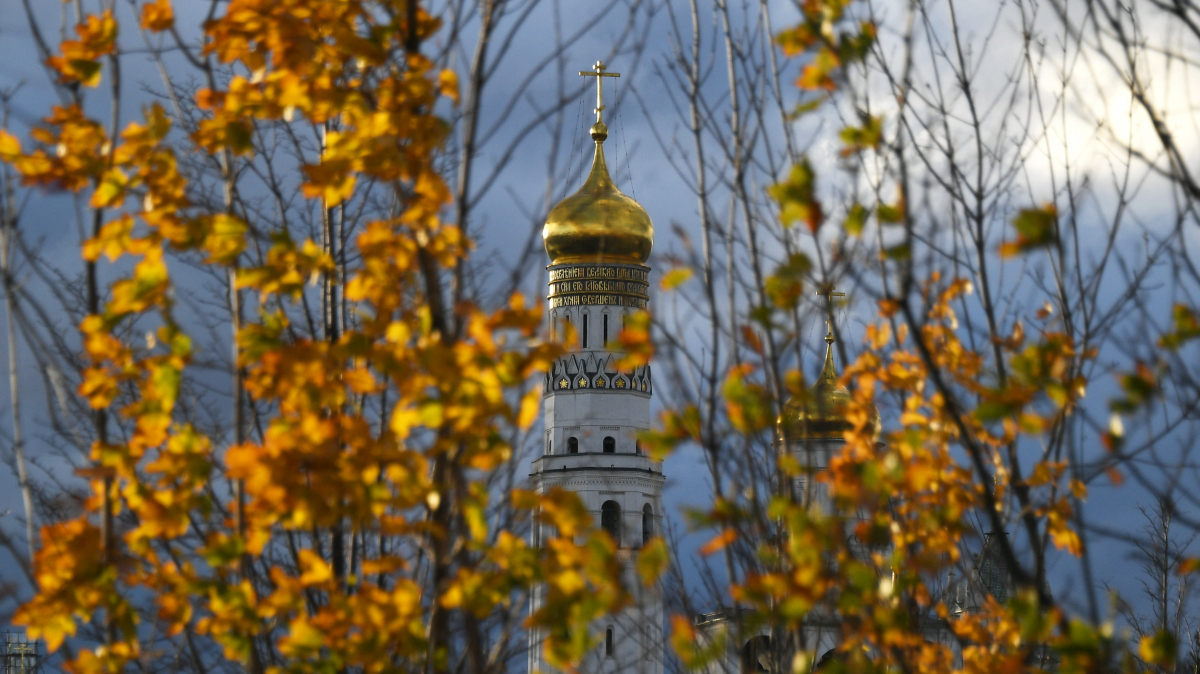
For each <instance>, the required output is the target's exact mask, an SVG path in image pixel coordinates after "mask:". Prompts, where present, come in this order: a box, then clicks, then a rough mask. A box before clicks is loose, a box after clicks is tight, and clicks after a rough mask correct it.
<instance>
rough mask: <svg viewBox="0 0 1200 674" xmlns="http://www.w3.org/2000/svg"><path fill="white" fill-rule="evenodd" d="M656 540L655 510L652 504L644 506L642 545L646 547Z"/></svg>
mask: <svg viewBox="0 0 1200 674" xmlns="http://www.w3.org/2000/svg"><path fill="white" fill-rule="evenodd" d="M651 538H654V508H651V507H650V504H649V503H647V504H646V505H644V506H642V545H643V546H645V545H646V544H647V543H649V542H650V539H651Z"/></svg>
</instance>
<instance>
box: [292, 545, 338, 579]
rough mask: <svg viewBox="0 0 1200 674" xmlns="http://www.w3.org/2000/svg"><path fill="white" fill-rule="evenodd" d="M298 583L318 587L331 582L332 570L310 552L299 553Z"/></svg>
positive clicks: (302, 551)
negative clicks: (299, 571)
mask: <svg viewBox="0 0 1200 674" xmlns="http://www.w3.org/2000/svg"><path fill="white" fill-rule="evenodd" d="M300 570H301V573H300V582H301V583H304V584H305V585H320V584H321V583H326V582H329V581H330V580H333V569H332V568H330V566H329V564H327V563H325V560H323V559H321V558H320V557H318V556H317V553H315V552H313V551H312V550H301V551H300Z"/></svg>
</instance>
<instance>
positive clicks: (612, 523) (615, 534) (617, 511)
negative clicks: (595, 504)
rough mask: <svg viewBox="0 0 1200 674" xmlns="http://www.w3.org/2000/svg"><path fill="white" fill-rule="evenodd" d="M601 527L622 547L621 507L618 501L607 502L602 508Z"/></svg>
mask: <svg viewBox="0 0 1200 674" xmlns="http://www.w3.org/2000/svg"><path fill="white" fill-rule="evenodd" d="M600 527H601V528H602V529H604V530H605V531H607V532H608V535H609V536H612V538H613V540H614V541H616V543H617V547H618V548H619V547H621V506H620V505H619V504H618V503H617V502H616V501H605V502H604V505H602V506H600Z"/></svg>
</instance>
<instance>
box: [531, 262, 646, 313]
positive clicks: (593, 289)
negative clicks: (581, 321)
mask: <svg viewBox="0 0 1200 674" xmlns="http://www.w3.org/2000/svg"><path fill="white" fill-rule="evenodd" d="M548 269H549V272H550V274H549V282H548V283H547V285H548V286H549V290H550V293H549V295H547V296H546V299H548V300H550V307H551V308H556V307H573V306H580V305H608V306H618V307H633V308H636V309H645V308H646V307H647V304H648V301H649V299H650V270H649V269H648V268H647V267H643V266H641V265H626V264H562V265H552V266H550V267H549V268H548Z"/></svg>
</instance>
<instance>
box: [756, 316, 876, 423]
mask: <svg viewBox="0 0 1200 674" xmlns="http://www.w3.org/2000/svg"><path fill="white" fill-rule="evenodd" d="M833 341H834V339H833V329H832V328H830V330H829V332H828V333H827V334H826V335H825V364H824V365H823V366H822V368H821V376H820V377H819V378H818V379H817V383H816V384H814V385H813V387H812V388H811V389H809V391H808V395H807V396H802V397H797V396H793V397H792V398H790V399H788V401H787V402H786V403H784V405H783V411H782V412H781V413H780V415H779V418H778V419H777V420H776V424H775V425H776V428H777V430H778V432H779V436H780V438H781V439H782V440H783V441H784V442H794V441H803V440H829V439H833V440H840V439H842V437H843V434H844V433H845V432H846V431H848V430H850V429H852V428H854V423H853V422H852V421H850V420H849V419H848V418H847V413H846V412H847V408H848V407H849V405H850V401H851V399H852V397H851V395H850V391H849V390H848V389H847V388H846V387H845V386H841V385H839V384H838V374H837V368H836V367H834V364H833ZM867 413H868V414H869V415H870V420H869V421H868V422H867V428H868V430H869V431H870V432H871V433H878V432H879V411H878V410H877V409H875V406H874V405H871V406H870V407H869V408H868V410H867Z"/></svg>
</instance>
